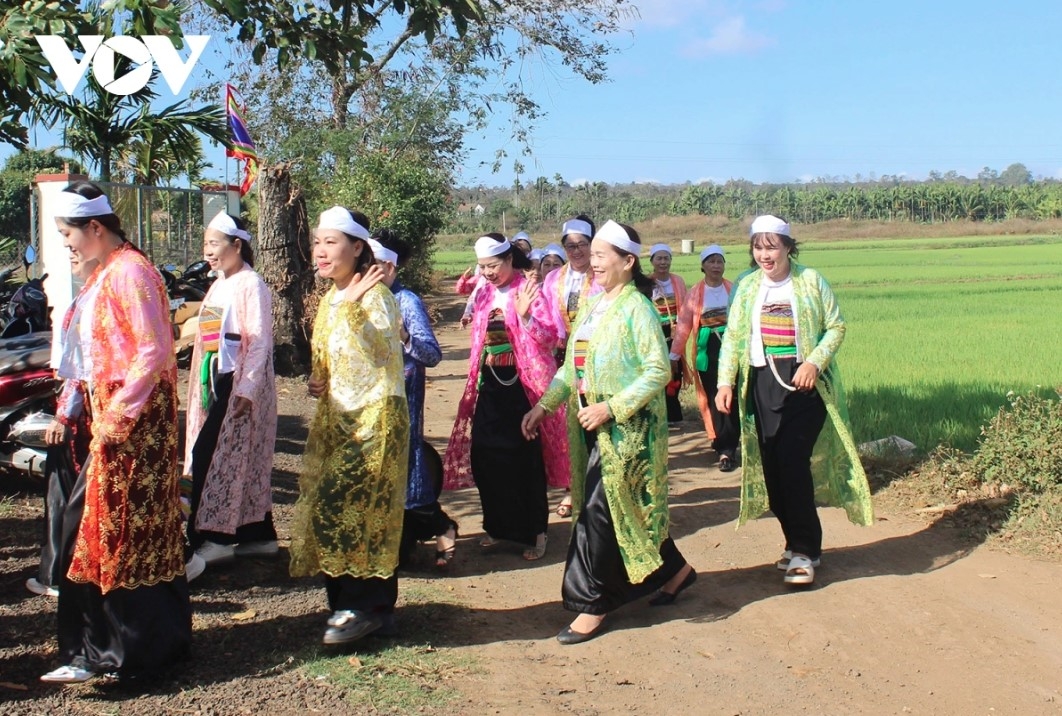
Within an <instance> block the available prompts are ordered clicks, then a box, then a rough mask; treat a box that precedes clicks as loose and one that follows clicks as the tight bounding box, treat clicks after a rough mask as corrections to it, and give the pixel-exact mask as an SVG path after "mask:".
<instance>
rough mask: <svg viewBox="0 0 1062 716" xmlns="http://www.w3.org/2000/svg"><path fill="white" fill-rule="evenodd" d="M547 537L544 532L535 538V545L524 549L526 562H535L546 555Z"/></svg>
mask: <svg viewBox="0 0 1062 716" xmlns="http://www.w3.org/2000/svg"><path fill="white" fill-rule="evenodd" d="M548 541H549V537H548V536H547V535H546V533H545V532H543V533H542V534H540V535H539V536H538V537H536V538H535V546H534V547H529V548H528V549H525V550H524V559H526V560H527V561H528V562H536V561H538V560H540V559H542V558H543V557H545V556H546V543H547V542H548Z"/></svg>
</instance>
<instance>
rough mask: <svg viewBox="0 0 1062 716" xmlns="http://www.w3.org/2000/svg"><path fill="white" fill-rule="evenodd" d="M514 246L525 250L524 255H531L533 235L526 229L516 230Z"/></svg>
mask: <svg viewBox="0 0 1062 716" xmlns="http://www.w3.org/2000/svg"><path fill="white" fill-rule="evenodd" d="M513 246H515V247H516V248H518V249H520V250H521V251H523V252H524V256H530V255H531V235H530V234H529V233H527V232H526V231H518V232H516V236H514V237H513Z"/></svg>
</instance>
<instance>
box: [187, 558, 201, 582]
mask: <svg viewBox="0 0 1062 716" xmlns="http://www.w3.org/2000/svg"><path fill="white" fill-rule="evenodd" d="M204 569H206V560H205V559H203V558H202V557H200V556H199V553H198V552H192V558H191V559H189V560H188V561H187V562H185V565H184V577H185V579H187V580H188V581H189V582H191V581H192V580H193V579H195V578H196V577H198V576H199V575H200V574H202V573H203V570H204Z"/></svg>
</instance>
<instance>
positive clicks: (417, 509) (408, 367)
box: [369, 229, 457, 569]
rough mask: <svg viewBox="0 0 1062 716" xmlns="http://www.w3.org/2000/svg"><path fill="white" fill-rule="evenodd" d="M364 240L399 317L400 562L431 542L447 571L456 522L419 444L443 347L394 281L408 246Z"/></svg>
mask: <svg viewBox="0 0 1062 716" xmlns="http://www.w3.org/2000/svg"><path fill="white" fill-rule="evenodd" d="M372 236H373V238H371V239H369V246H370V247H371V248H372V253H373V256H374V257H375V259H376V265H377V266H379V267H380V269H381V270H382V271H383V283H384V285H385V286H387V287H388V288H390V289H391V293H392V294H393V295H394V297H395V301H396V302H397V303H398V309H399V312H400V313H401V316H402V322H401V325H400V327H399V337H400V338H401V340H402V362H403V369H404V375H405V388H406V400H407V401H408V403H409V480H408V484H407V486H406V510H405V519H404V521H403V523H402V550H401V552H400V554H399V563H400V564H405V563H406V562H407V561H408V560H409V558H410V557H411V556H412V551H413V549H414V547H415V546H416V544H417V542H420V541H423V540H429V539H434V540H435V567H436V568H437V569H446V568H447V567H449V566H450V562H452V561H453V558H454V552H455V549H456V547H457V523H456V522H454V521H453V520H452V519H450V517H449V516H448V515H447V514H446V513H445V512H444V511H443V509H442V506H441V505H440V504H439V485H437V484H436V477H437V476H438V473H435V472H433V470H432V467H433V464H432V463H433V458H434V460H437V459H438V456H437V455H434V454H431V453H432V452H433V451H431V446H430V445H428V444H426V443H425V442H424V384H425V382H426V378H425V373H426V370H425V369H427V368H434V367H435V366H437V365H439V361H441V360H442V348H440V347H439V341H438V340H436V338H435V332H434V331H432V329H431V319H429V318H428V312H427V311H426V310H424V302H423V301H422V300H421V299H420V296H418V295H417V294H415V293H413V292H412V291H410V290H409V289H408V288H406V287H405V286H403V285H402V282H401V281H399V280H398V269H399V267H400V266H402V265H404V264H405V263H406V262H407V261H408V260H409V257H410V254H411V250H410V246H409V244H408V243H406V242H405V241H402V240H401V239H400V238H398V235H397V234H396V233H395V232H393V231H391V230H390V229H377V230H376V231H374V232H373V235H372Z"/></svg>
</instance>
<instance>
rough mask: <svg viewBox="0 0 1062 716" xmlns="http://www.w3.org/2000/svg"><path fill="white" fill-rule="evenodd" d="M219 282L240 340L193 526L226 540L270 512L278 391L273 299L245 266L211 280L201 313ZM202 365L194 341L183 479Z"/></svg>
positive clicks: (200, 418)
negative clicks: (242, 412) (243, 411)
mask: <svg viewBox="0 0 1062 716" xmlns="http://www.w3.org/2000/svg"><path fill="white" fill-rule="evenodd" d="M222 282H225V283H229V284H230V285H231V286H232V294H231V297H232V300H231V302H230V304H229V306H228V311H230V312H233V313H234V315H235V318H236V321H235V324H236V326H237V327H238V328H239V333H240V335H241V337H242V338H241V340H240V349H239V353H238V357H237V362H236V370H235V371H234V373H233V376H232V381H233V382H232V395H231V396H230V397H229V409H228V410H227V411H226V413H225V419H224V420H223V421H222V423H221V429H220V431H219V432H218V444H217V448H215V450H214V456H213V459H212V460H211V461H210V469H209V470H208V472H207V476H206V481H205V482H204V484H203V495H202V498H201V499H200V502H199V511H198V512H197V514H196V525H195V527H196V529H197V530H200V531H210V532H220V533H222V534H229V535H231V534H235V533H236V528H237V527H240V526H241V525H247V524H252V523H255V522H260V521H262V520H263V519H265V516H266V513H267V512H269V511H271V510H272V509H273V498H272V494H271V492H270V477H271V475H272V472H273V452H274V448H275V443H276V437H277V386H276V377H275V376H274V374H273V298H272V296H271V295H270V293H269V288H268V287H267V286H266V285H265V281H263V280H262V277H261V276H259V275H258V274H257V273H255V272H254V271H253V270H252V269H251V268H250V267H249V266H248V267H246V268H244V269H242V270H240V271H237V272H236V273H234V274H233V275H232V276H226V277H218V279H217V280H216V281H214V283H213V284H211V286H210V290H209V291H207V295H206V298H204V299H203V305H204V306H208V305H214V304H212V303H211V296H212V294H214V293H215V292H216V291H217V290H219V289H220V286H221V284H222ZM222 340H227V339H225V338H224V337H223V338H222ZM202 362H203V341H202V338H201V336H199V335H197V336H196V339H195V347H194V348H193V350H192V365H191V368H190V370H189V375H190V376H192V379H191V380H189V381H188V403H187V406H186V411H187V415H186V419H185V424H186V431H185V455H184V474H186V475H191V474H192V448H193V447H194V446H195V441H196V438H198V437H199V431H200V430H201V429H202V427H203V423H205V422H206V419H207V412H208V411H206V410H204V409H203V403H202V384H201V383H200V381H199V380H198V376H199V371H200V367H201V365H202ZM236 398H247V399H248V400H250V401H251V412H250V414H249V415H247V416H244V417H241V418H236V417H234V416H233V411H232V406H233V405H234V404H235V401H236Z"/></svg>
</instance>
